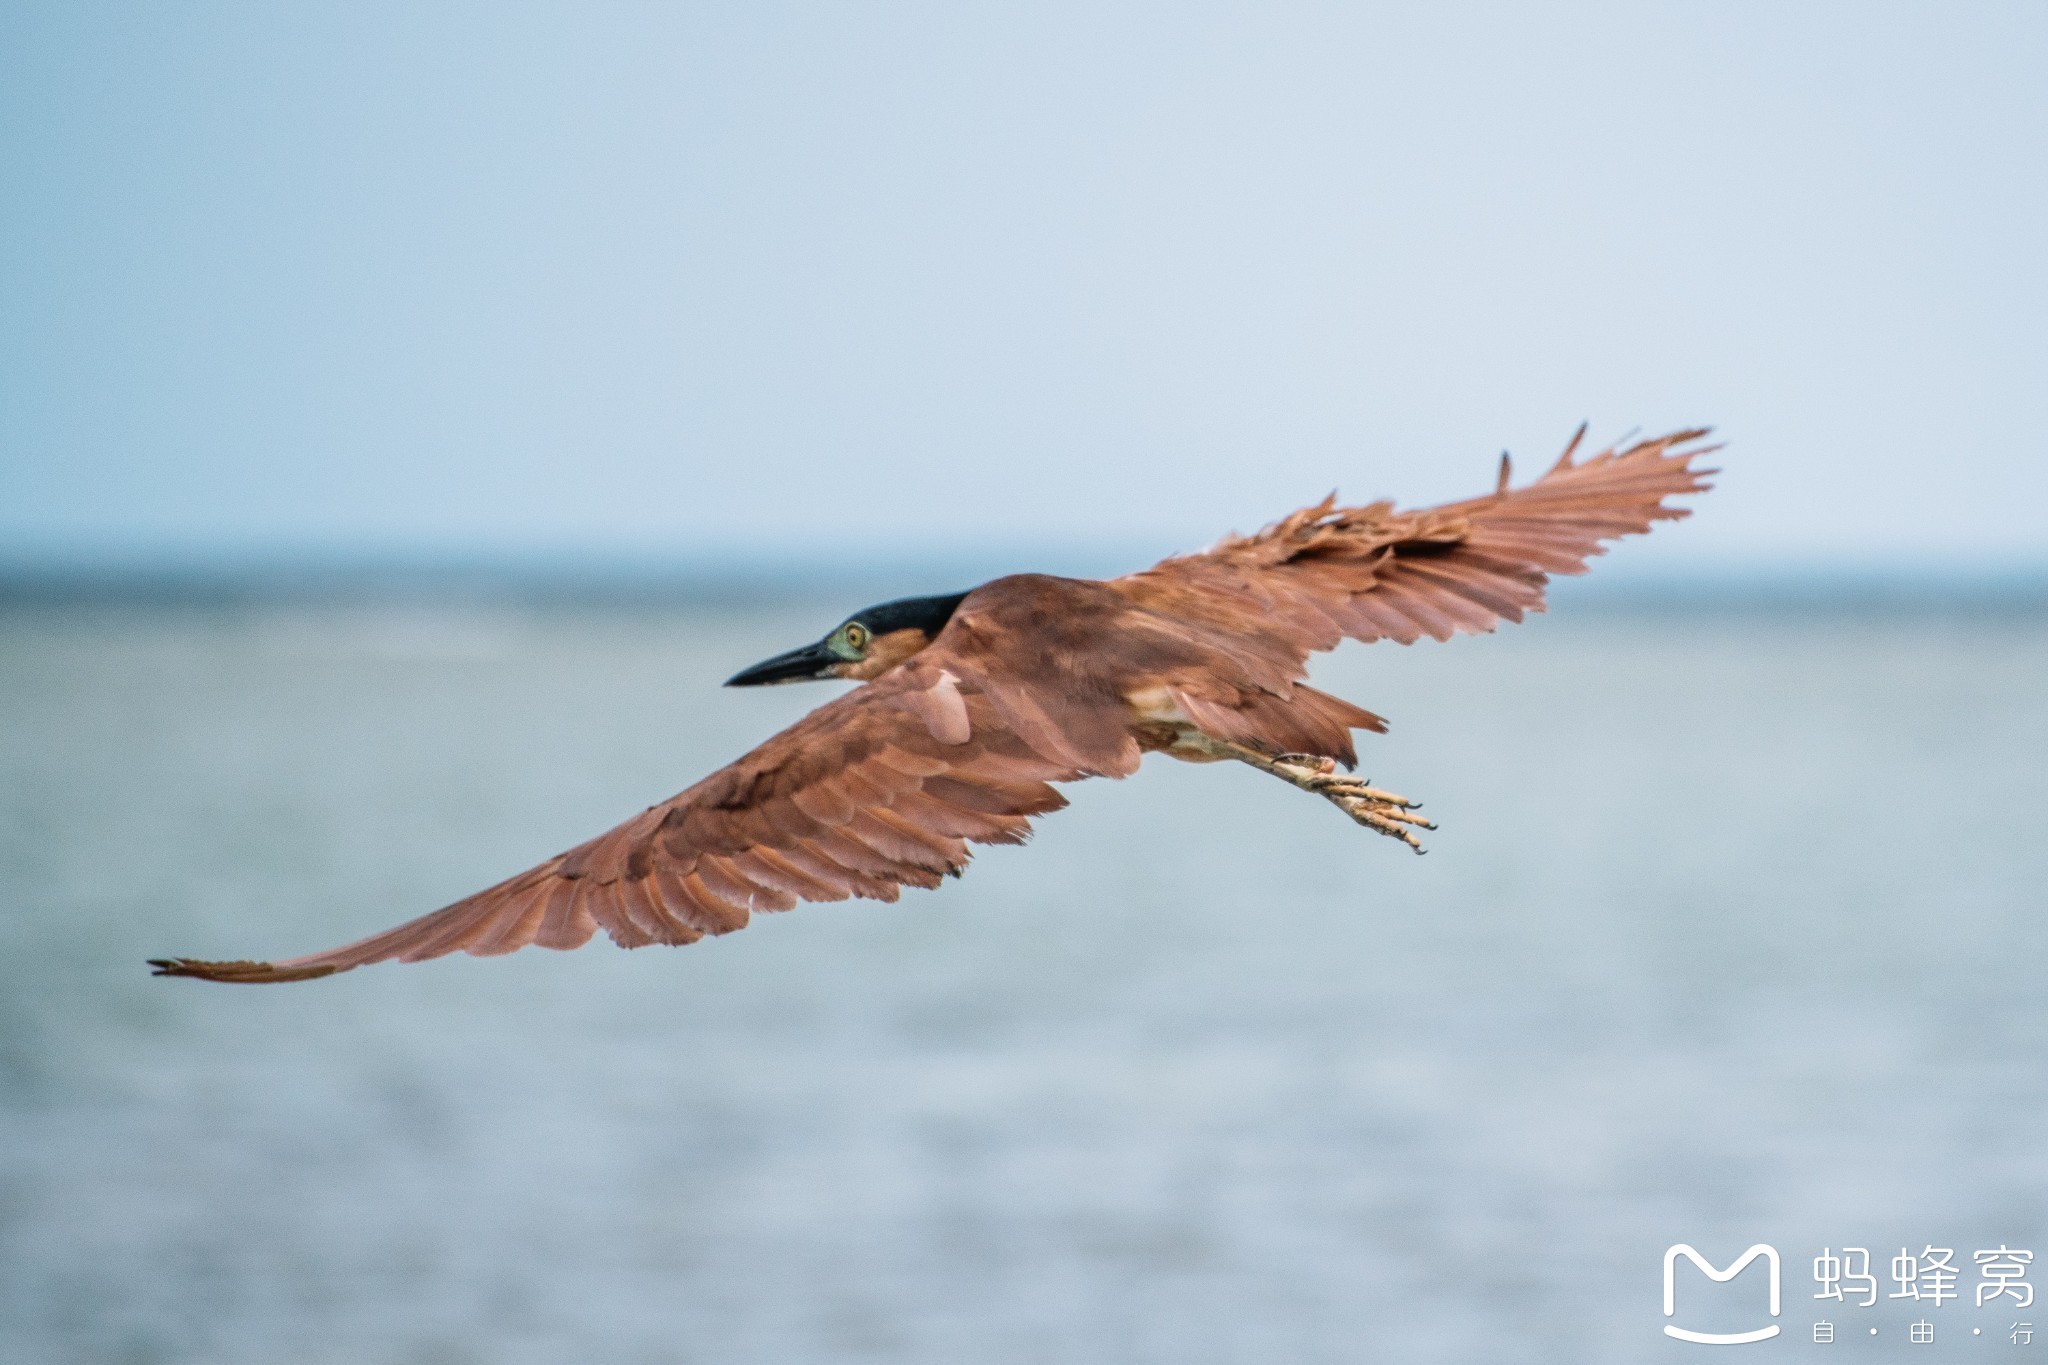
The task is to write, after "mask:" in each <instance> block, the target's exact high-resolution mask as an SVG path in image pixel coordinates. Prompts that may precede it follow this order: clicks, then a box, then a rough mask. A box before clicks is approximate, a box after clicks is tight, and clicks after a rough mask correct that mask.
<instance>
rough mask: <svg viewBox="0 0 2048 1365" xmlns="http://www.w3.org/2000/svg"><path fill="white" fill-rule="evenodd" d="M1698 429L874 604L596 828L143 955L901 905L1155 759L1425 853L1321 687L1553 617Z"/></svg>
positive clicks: (665, 938)
mask: <svg viewBox="0 0 2048 1365" xmlns="http://www.w3.org/2000/svg"><path fill="white" fill-rule="evenodd" d="M1706 434H1707V430H1706V429H1705V428H1700V429H1694V430H1688V431H1679V432H1674V433H1672V434H1671V435H1669V436H1663V437H1659V438H1657V439H1656V440H1647V441H1638V442H1635V443H1634V444H1631V445H1628V446H1627V447H1626V448H1620V449H1617V448H1614V447H1610V448H1608V449H1606V450H1603V451H1601V452H1600V453H1599V454H1597V455H1593V456H1591V457H1589V458H1586V459H1584V460H1581V461H1579V462H1577V463H1574V462H1573V455H1574V454H1575V452H1576V451H1577V449H1578V446H1579V443H1580V440H1581V439H1582V438H1583V437H1584V435H1585V428H1584V427H1581V428H1580V429H1579V433H1578V435H1576V436H1574V437H1573V438H1572V442H1571V444H1570V445H1569V446H1567V447H1566V448H1565V452H1564V454H1563V456H1562V457H1561V458H1560V459H1559V460H1558V462H1557V463H1556V465H1555V466H1553V467H1552V468H1551V469H1550V471H1549V472H1548V473H1546V474H1544V475H1543V476H1542V477H1541V478H1539V479H1537V480H1536V481H1535V482H1533V483H1531V484H1529V485H1528V486H1526V487H1523V488H1513V487H1511V486H1510V482H1509V479H1510V472H1511V470H1510V465H1509V462H1508V458H1507V457H1506V456H1505V455H1503V456H1502V457H1501V464H1500V474H1499V479H1498V482H1497V484H1496V486H1495V488H1494V491H1493V492H1491V493H1489V494H1487V495H1486V496H1484V497H1478V498H1471V499H1468V500H1466V501H1464V502H1454V503H1449V504H1446V505H1444V506H1442V507H1432V508H1426V509H1423V510H1420V511H1412V512H1402V511H1397V510H1395V507H1394V505H1393V504H1392V503H1391V502H1375V503H1370V504H1368V505H1366V506H1363V507H1340V506H1338V505H1337V501H1336V495H1335V494H1332V495H1331V496H1329V497H1328V498H1325V499H1324V500H1323V501H1322V502H1319V503H1317V504H1316V505H1314V506H1312V507H1305V508H1303V509H1302V510H1300V511H1298V512H1295V513H1293V514H1292V515H1291V516H1287V517H1284V518H1282V519H1281V520H1279V521H1276V522H1274V523H1273V524H1272V525H1270V526H1268V527H1266V528H1265V529H1264V530H1262V531H1260V532H1258V533H1257V534H1256V535H1250V536H1230V537H1227V538H1225V539H1224V540H1223V541H1222V542H1221V543H1219V544H1217V545H1216V546H1215V547H1214V548H1213V549H1209V550H1205V551H1203V552H1201V553H1199V554H1191V555H1179V556H1175V557H1174V558H1171V559H1167V560H1165V561H1163V562H1161V563H1159V564H1156V565H1154V566H1153V567H1152V568H1149V569H1146V570H1143V571H1142V572H1139V573H1134V574H1129V575H1126V576H1124V577H1122V578H1112V579H1108V580H1100V581H1098V580H1093V579H1076V578H1057V577H1053V576H1051V575H1048V574H1015V575H1012V576H1010V577H1007V578H998V579H996V580H994V581H993V582H989V583H984V584H982V585H981V586H980V587H978V588H974V589H972V590H970V591H968V592H960V593H949V594H946V595H944V596H937V597H917V598H909V599H906V600H902V601H896V602H885V603H883V604H881V605H879V606H874V607H869V608H867V609H866V610H864V611H858V612H855V613H854V614H853V615H852V616H850V617H848V618H847V619H846V620H844V621H842V622H841V623H840V624H839V625H837V626H835V627H834V628H833V629H832V631H831V632H830V633H829V634H827V635H826V636H825V637H824V638H823V639H821V640H819V641H817V642H816V643H814V644H808V645H804V646H803V647H801V648H799V649H793V650H791V651H789V652H788V653H786V654H780V655H777V656H776V657H775V658H772V659H769V660H766V661H765V662H762V663H758V664H755V665H754V666H753V667H751V668H748V669H745V670H742V671H741V672H740V673H738V674H737V675H735V676H734V677H733V678H732V679H731V680H730V682H728V684H727V686H731V687H756V686H762V685H765V684H771V683H793V682H800V681H804V680H807V679H823V678H839V679H847V680H851V681H855V682H859V683H862V684H864V685H863V686H861V687H858V688H855V689H853V690H852V691H850V692H847V693H845V694H844V695H842V696H840V697H837V698H835V699H834V700H832V701H829V702H827V703H825V704H824V705H823V706H820V707H819V708H818V709H817V710H815V711H813V712H811V713H810V714H809V715H807V716H805V717H804V718H803V719H802V720H800V721H798V722H797V723H796V724H795V725H792V726H790V727H789V728H788V729H787V730H784V731H783V732H782V733H781V734H779V735H776V736H775V737H774V738H772V739H770V740H769V741H768V742H767V743H765V744H763V745H761V746H760V747H759V748H757V749H755V750H754V751H753V752H752V753H750V754H748V755H747V756H746V757H744V758H742V759H740V760H739V761H738V762H737V763H734V764H732V765H731V766H729V767H726V768H722V769H720V770H719V771H718V772H715V773H713V774H711V776H709V777H707V778H705V779H704V780H703V781H701V782H699V783H697V785H695V786H693V787H691V788H690V789H689V790H688V791H685V792H683V793H682V794H681V795H679V796H677V797H675V798H673V799H672V800H669V801H665V802H663V803H661V804H660V805H657V806H651V807H649V808H648V809H647V810H645V811H643V812H642V813H641V814H639V815H636V816H634V817H633V818H632V819H630V820H628V821H626V822H625V823H624V824H622V825H620V826H618V827H617V828H616V829H613V830H611V831H609V832H607V833H604V834H600V835H599V836H597V837H596V838H595V839H592V840H590V841H589V842H588V843H585V844H579V845H577V846H576V847H575V848H572V849H570V850H569V851H568V852H566V853H563V854H560V855H559V856H557V857H554V858H550V859H548V860H547V861H546V862H544V863H542V864H540V866H538V867H535V868H531V869H529V870H527V871H525V872H522V873H520V874H519V875H518V876H516V877H513V878H511V879H510V880H508V881H503V882H500V883H498V884H497V885H496V886H493V887H490V888H488V889H487V890H483V891H479V892H477V893H476V894H475V895H472V896H468V897H466V898H464V899H462V900H459V901H457V902H455V903H454V904H453V905H450V906H447V907H445V908H443V909H440V910H436V911H435V912H433V913H432V914H429V915H426V916H423V917H421V918H419V919H416V920H413V921H411V922H410V923H407V924H402V925H400V926H398V927H397V928H395V929H390V930H387V931H385V932H384V933H381V934H375V935H372V936H371V937H369V938H366V939H363V940H361V941H359V942H356V943H351V944H349V945H347V946H346V947H341V948H335V949H331V950H329V951H327V952H323V953H313V954H310V955H308V956H305V957H294V958H287V959H284V960H283V961H279V962H275V963H271V962H247V961H243V962H205V961H200V960H197V959H194V958H167V959H153V960H152V961H151V964H150V965H151V966H153V967H154V968H155V969H156V972H157V974H158V975H161V976H193V977H201V978H204V979H206V980H209V981H251V982H254V981H304V980H309V979H311V978H314V977H321V976H331V975H332V974H334V973H336V972H345V971H348V970H350V969H351V968H354V967H360V966H362V965H364V964H365V963H369V962H383V961H388V960H392V959H396V960H398V961H400V962H418V961H421V960H423V959H425V958H431V957H440V956H442V955H443V954H445V953H452V952H454V951H455V950H457V949H458V948H459V949H461V950H463V951H464V952H468V953H472V954H474V955H476V956H479V957H487V956H492V955H495V954H499V953H509V952H512V951H514V950H516V949H519V948H523V947H525V946H526V945H528V944H530V943H537V944H539V945H541V946H542V947H544V948H576V947H580V946H582V945H583V944H584V943H586V942H588V941H589V940H590V938H591V937H592V936H593V935H594V934H596V932H597V931H598V930H599V929H602V930H604V931H605V933H607V934H608V935H610V936H611V939H612V941H613V942H615V943H617V944H618V945H619V946H621V947H624V948H638V947H642V946H644V945H646V944H650V943H672V944H679V943H694V942H696V941H697V940H698V939H700V938H702V937H703V936H704V935H706V934H724V933H730V932H731V931H733V930H735V929H739V928H742V927H744V926H745V925H746V923H747V921H748V918H749V917H750V916H751V915H752V914H753V913H754V912H756V911H761V910H788V909H790V908H791V907H793V906H795V905H796V903H797V902H798V901H836V900H845V899H847V898H849V897H855V896H860V897H867V898H870V899H874V900H884V901H893V900H895V899H896V898H897V896H898V894H899V893H900V889H901V888H902V887H905V886H919V887H935V886H937V885H939V884H940V882H941V880H942V879H943V878H945V877H948V876H958V875H959V874H960V872H961V871H962V870H963V869H965V867H966V866H967V861H968V857H969V850H968V845H969V844H1017V843H1022V842H1023V841H1024V839H1025V838H1026V836H1027V835H1028V834H1029V832H1030V826H1031V819H1032V817H1034V816H1039V815H1045V814H1048V813H1049V812H1051V811H1055V810H1058V809H1059V808H1060V807H1062V806H1064V805H1065V804H1066V799H1065V798H1064V797H1062V796H1061V795H1060V794H1059V792H1058V791H1056V790H1055V789H1054V785H1053V784H1055V783H1059V782H1075V781H1079V780H1080V779H1082V778H1084V777H1128V776H1130V775H1131V774H1132V773H1134V772H1136V771H1137V770H1138V762H1139V760H1140V759H1141V758H1142V757H1143V756H1144V755H1145V754H1147V753H1163V754H1167V755H1169V756H1170V757H1173V758H1177V759H1182V760H1185V761H1187V762H1191V763H1212V762H1218V761H1233V762H1238V763H1243V764H1246V765H1249V766H1250V767H1253V768H1256V769H1258V770H1259V771H1260V772H1262V773H1268V774H1271V775H1272V776H1274V777H1277V778H1279V779H1281V780H1282V781H1284V782H1288V783H1291V784H1293V785H1294V786H1296V787H1299V788H1300V789H1301V790H1303V791H1306V792H1311V793H1314V794H1315V795H1317V796H1319V797H1323V798H1325V799H1327V800H1328V801H1330V802H1332V803H1333V804H1335V805H1336V806H1337V807H1338V808H1339V809H1341V810H1342V811H1343V812H1344V813H1345V814H1346V815H1348V816H1350V817H1351V818H1352V819H1353V820H1355V821H1357V822H1358V823H1359V824H1360V825H1363V826H1364V827H1366V828H1367V829H1370V830H1373V831H1375V832H1377V833H1379V834H1383V835H1386V836H1388V837H1390V838H1394V839H1398V840H1400V841H1401V842H1402V843H1404V844H1406V845H1408V846H1409V847H1410V848H1413V849H1415V850H1416V851H1417V852H1420V851H1421V850H1422V845H1421V843H1420V841H1419V840H1418V839H1417V837H1416V831H1417V830H1427V829H1433V828H1435V826H1433V825H1431V824H1430V823H1429V822H1428V821H1426V820H1424V819H1423V817H1421V816H1420V815H1417V814H1416V813H1415V812H1416V808H1417V803H1416V802H1413V801H1410V800H1408V799H1407V798H1406V797H1403V796H1399V795H1396V794H1395V793H1393V792H1390V791H1385V790H1382V789H1380V788H1378V787H1375V786H1373V785H1371V784H1370V783H1368V782H1366V781H1363V780H1361V779H1359V778H1356V777H1353V776H1350V770H1351V769H1352V768H1353V767H1354V765H1355V764H1356V761H1357V754H1356V752H1355V751H1354V750H1353V747H1352V741H1351V732H1352V731H1353V730H1368V731H1375V732H1380V731H1384V730H1385V729H1386V724H1385V722H1384V721H1382V720H1381V719H1380V717H1378V716H1376V715H1374V714H1373V713H1372V712H1370V711H1367V710H1365V709H1363V708H1362V707H1358V706H1354V705H1352V704H1351V703H1350V702H1348V701H1343V700H1340V699H1339V698H1337V697H1333V696H1331V695H1329V694H1328V693H1325V692H1319V691H1317V690H1316V689H1315V688H1313V687H1310V686H1309V685H1308V684H1307V682H1306V681H1305V680H1306V678H1307V676H1308V670H1307V663H1308V657H1309V655H1310V654H1312V653H1315V652H1317V651H1319V650H1326V649H1333V648H1335V647H1336V646H1337V645H1338V643H1340V642H1341V641H1343V640H1344V639H1347V638H1349V639H1353V640H1364V641H1373V640H1398V641H1399V642H1400V643H1402V644H1404V645H1405V644H1412V643H1414V642H1415V641H1416V640H1418V639H1420V638H1421V637H1422V636H1425V635H1428V636H1431V637H1432V638H1435V639H1438V640H1447V639H1449V638H1450V637H1451V636H1452V635H1454V634H1458V633H1460V632H1463V633H1466V634H1476V633H1481V632H1487V631H1491V630H1492V629H1493V628H1494V626H1495V625H1496V624H1497V623H1498V622H1500V621H1503V620H1506V621H1520V620H1521V619H1522V616H1523V614H1524V613H1526V612H1531V611H1541V610H1543V605H1544V601H1543V589H1544V585H1545V583H1546V582H1548V579H1549V575H1551V574H1578V573H1583V572H1585V569H1586V561H1587V560H1588V559H1589V558H1590V557H1591V556H1593V555H1597V554H1600V553H1602V552H1603V549H1604V546H1603V542H1606V541H1609V540H1613V539H1616V538H1618V537H1620V536H1625V535H1631V534H1636V533H1640V532H1644V531H1647V530H1649V529H1650V526H1651V524H1652V523H1654V522H1657V521H1667V520H1673V519H1676V518H1679V517H1683V516H1686V515H1687V511H1686V509H1684V508H1682V507H1675V506H1671V505H1670V504H1669V503H1668V502H1667V501H1666V500H1667V499H1669V498H1671V497H1674V496H1679V495H1683V494H1688V493H1698V492H1701V491H1704V490H1705V489H1707V488H1708V487H1709V486H1710V485H1709V484H1707V482H1706V476H1707V475H1709V474H1712V473H1714V472H1715V471H1714V470H1711V469H1698V468H1695V467H1694V466H1693V461H1694V460H1696V459H1698V458H1700V457H1701V456H1703V455H1705V454H1707V453H1708V452H1709V451H1711V450H1714V449H1717V448H1718V447H1714V446H1703V445H1701V444H1700V443H1699V442H1700V440H1701V438H1703V437H1704V436H1705V435H1706Z"/></svg>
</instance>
